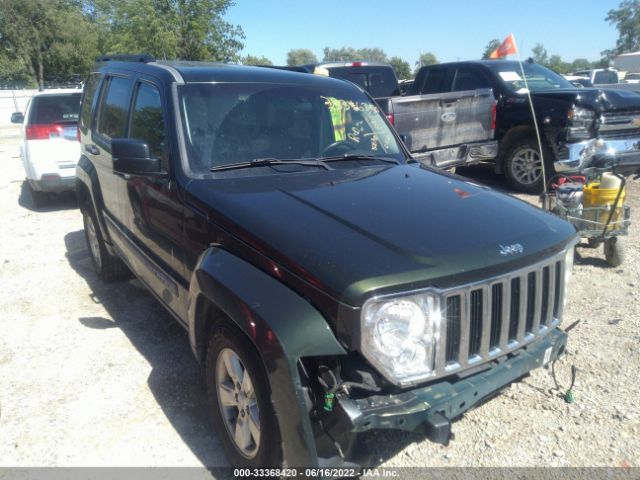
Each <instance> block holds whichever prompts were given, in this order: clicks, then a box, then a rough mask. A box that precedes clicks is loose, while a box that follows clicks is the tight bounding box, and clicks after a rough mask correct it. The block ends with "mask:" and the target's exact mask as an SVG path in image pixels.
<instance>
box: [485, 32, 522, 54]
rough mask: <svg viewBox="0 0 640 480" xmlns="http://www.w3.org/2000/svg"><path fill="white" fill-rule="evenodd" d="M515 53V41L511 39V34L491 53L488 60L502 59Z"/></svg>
mask: <svg viewBox="0 0 640 480" xmlns="http://www.w3.org/2000/svg"><path fill="white" fill-rule="evenodd" d="M517 51H518V50H517V48H516V40H515V39H514V38H513V33H510V34H509V36H508V37H507V38H505V39H504V42H502V43H501V44H500V46H499V47H498V48H496V49H495V50H494V51H493V52H491V55H489V58H504V57H506V56H507V55H511V54H513V53H516V52H517Z"/></svg>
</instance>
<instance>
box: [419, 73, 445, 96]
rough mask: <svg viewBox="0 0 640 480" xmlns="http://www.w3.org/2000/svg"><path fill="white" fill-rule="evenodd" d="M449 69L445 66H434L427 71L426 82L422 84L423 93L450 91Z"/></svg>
mask: <svg viewBox="0 0 640 480" xmlns="http://www.w3.org/2000/svg"><path fill="white" fill-rule="evenodd" d="M448 73H449V72H448V70H446V69H444V68H434V69H432V70H429V71H428V72H427V75H426V78H425V79H424V83H423V84H422V92H421V93H422V94H423V95H428V94H430V93H445V92H448V91H449V85H448V82H447V74H448Z"/></svg>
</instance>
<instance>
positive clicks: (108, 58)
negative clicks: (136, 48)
mask: <svg viewBox="0 0 640 480" xmlns="http://www.w3.org/2000/svg"><path fill="white" fill-rule="evenodd" d="M155 61H156V59H155V58H154V57H153V56H152V55H149V54H147V53H136V54H133V55H131V54H127V53H118V54H115V55H101V56H99V57H98V58H97V59H96V62H137V63H149V62H155Z"/></svg>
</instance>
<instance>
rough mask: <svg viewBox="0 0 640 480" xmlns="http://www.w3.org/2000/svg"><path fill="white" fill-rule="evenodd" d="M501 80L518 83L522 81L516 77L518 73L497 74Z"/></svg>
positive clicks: (518, 76)
mask: <svg viewBox="0 0 640 480" xmlns="http://www.w3.org/2000/svg"><path fill="white" fill-rule="evenodd" d="M498 73H499V74H500V77H502V80H504V81H505V82H519V81H521V80H522V77H520V75H518V72H498Z"/></svg>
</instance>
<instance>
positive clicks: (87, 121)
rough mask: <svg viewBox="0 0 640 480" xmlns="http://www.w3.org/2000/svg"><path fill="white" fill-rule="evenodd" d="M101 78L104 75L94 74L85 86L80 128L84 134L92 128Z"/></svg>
mask: <svg viewBox="0 0 640 480" xmlns="http://www.w3.org/2000/svg"><path fill="white" fill-rule="evenodd" d="M101 78H102V75H100V74H99V73H94V74H92V75H90V76H89V78H88V79H87V82H86V83H85V85H84V96H83V97H82V103H81V106H80V128H81V129H82V131H83V132H84V133H87V130H88V129H89V127H90V126H91V107H92V106H93V99H94V97H95V96H96V91H97V90H98V85H100V80H101Z"/></svg>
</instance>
